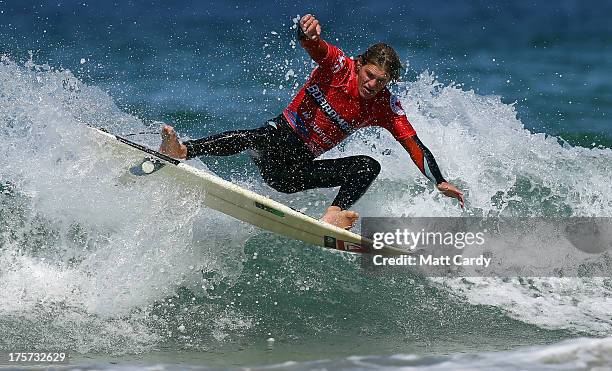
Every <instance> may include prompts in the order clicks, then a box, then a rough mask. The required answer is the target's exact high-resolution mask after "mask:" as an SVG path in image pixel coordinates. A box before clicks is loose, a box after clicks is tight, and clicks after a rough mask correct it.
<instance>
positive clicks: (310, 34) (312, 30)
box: [299, 14, 321, 40]
mask: <svg viewBox="0 0 612 371" xmlns="http://www.w3.org/2000/svg"><path fill="white" fill-rule="evenodd" d="M299 27H300V28H301V29H302V32H304V35H305V36H306V38H308V39H309V40H318V39H319V38H320V37H321V25H320V24H319V21H317V19H316V18H315V17H314V16H313V15H312V14H306V15H305V16H303V17H302V19H300V25H299Z"/></svg>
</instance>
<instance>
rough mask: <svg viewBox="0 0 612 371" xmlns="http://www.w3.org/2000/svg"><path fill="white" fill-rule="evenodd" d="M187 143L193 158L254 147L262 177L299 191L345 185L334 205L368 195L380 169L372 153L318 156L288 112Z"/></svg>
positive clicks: (282, 188) (279, 188)
mask: <svg viewBox="0 0 612 371" xmlns="http://www.w3.org/2000/svg"><path fill="white" fill-rule="evenodd" d="M184 144H185V145H186V146H187V156H188V158H192V157H196V156H204V155H208V156H229V155H233V154H236V153H239V152H242V151H244V150H246V149H251V150H253V151H254V153H253V154H252V158H253V161H254V162H255V164H256V165H257V167H258V168H259V170H260V173H261V176H262V178H263V179H264V180H265V182H266V183H267V184H268V185H270V186H271V187H272V188H274V189H276V190H277V191H279V192H283V193H295V192H300V191H304V190H307V189H314V188H330V187H340V190H339V192H338V195H337V196H336V198H335V199H334V201H333V202H332V205H335V206H339V207H340V208H341V209H343V210H346V209H348V208H350V207H351V206H352V205H353V204H354V203H355V202H356V201H357V200H358V199H359V198H360V197H361V196H363V194H364V193H365V192H366V190H367V189H368V187H369V186H370V184H372V182H373V181H374V179H375V178H376V176H377V175H378V173H379V172H380V164H379V163H378V161H376V160H375V159H373V158H371V157H368V156H350V157H343V158H338V159H328V160H315V157H314V155H313V154H312V153H311V152H310V150H309V149H308V147H306V145H305V144H304V142H303V141H302V139H301V138H299V137H298V136H297V134H295V132H294V131H293V129H292V128H291V127H290V126H289V124H288V123H287V122H286V121H285V119H284V117H282V116H279V117H277V118H275V119H274V120H271V122H269V123H268V124H266V125H265V126H263V127H260V128H257V129H251V130H236V131H228V132H225V133H221V134H217V135H213V136H211V137H207V138H202V139H198V140H193V141H186V142H185V143H184Z"/></svg>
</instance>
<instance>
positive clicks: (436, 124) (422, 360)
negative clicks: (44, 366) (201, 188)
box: [0, 0, 612, 370]
mask: <svg viewBox="0 0 612 371" xmlns="http://www.w3.org/2000/svg"><path fill="white" fill-rule="evenodd" d="M306 13H312V14H314V15H315V16H316V17H317V18H318V19H319V20H320V22H321V24H322V28H323V33H322V37H323V38H324V39H326V40H327V41H329V42H331V43H334V44H336V45H337V46H339V47H340V48H342V49H343V50H344V51H345V52H346V53H347V54H349V55H352V56H356V55H358V54H359V53H361V52H363V51H364V50H365V49H366V48H367V47H368V46H369V45H371V44H373V43H375V42H379V41H384V42H387V43H388V44H390V45H392V46H394V47H395V48H396V50H397V51H398V53H399V54H400V56H401V57H402V59H403V61H404V63H405V64H406V66H407V68H406V70H405V72H404V74H403V76H402V81H400V82H398V83H397V84H395V85H393V86H392V87H391V89H392V91H393V92H394V93H395V94H396V95H397V96H398V97H399V98H400V101H401V102H402V105H403V107H404V109H405V111H406V113H407V116H408V118H409V120H410V121H411V123H412V125H413V126H414V128H415V129H416V131H417V132H418V134H419V138H420V139H421V140H422V141H423V142H424V143H425V144H426V145H427V147H428V148H429V149H430V150H431V151H432V152H433V154H434V155H435V157H436V159H437V162H438V164H439V165H440V167H441V169H442V172H443V174H444V175H445V176H446V178H447V179H448V180H449V181H451V182H453V183H454V184H456V185H457V186H459V187H460V188H462V189H464V190H465V194H466V209H465V210H461V209H460V208H459V207H458V206H457V204H456V202H454V201H453V200H450V199H447V198H444V197H443V196H441V195H440V194H439V193H438V192H437V191H436V190H435V189H434V187H433V186H432V185H431V184H429V183H428V181H427V180H426V179H425V178H424V177H423V176H422V175H421V174H420V173H419V172H418V170H417V168H416V167H415V166H414V165H413V164H412V162H411V160H410V159H409V157H408V155H407V154H406V153H405V151H403V149H402V148H401V146H400V145H399V144H398V143H396V142H395V141H394V139H393V138H392V137H391V136H390V135H389V134H388V133H386V132H383V131H380V130H376V129H367V130H364V131H362V132H358V133H356V134H355V135H353V136H352V137H351V138H350V139H349V140H347V141H346V142H344V143H342V144H341V145H340V146H339V147H338V148H336V149H334V150H332V151H330V152H329V153H327V154H325V157H328V158H333V157H339V156H347V155H355V154H367V155H369V156H372V157H374V158H376V159H378V160H379V162H381V164H382V167H383V170H382V172H381V174H380V176H379V178H378V179H377V180H376V181H375V183H374V184H373V185H372V187H371V188H370V189H369V190H368V192H367V194H366V195H365V196H364V197H363V198H362V199H361V200H360V201H359V202H358V203H357V204H356V205H355V210H357V211H358V212H360V214H361V215H362V216H406V217H420V216H446V217H463V216H495V217H521V218H522V217H573V216H580V217H582V216H587V217H590V216H597V217H610V216H612V188H611V187H610V174H612V124H611V122H610V116H611V115H612V28H611V27H610V26H609V22H610V21H609V18H610V17H609V15H610V14H612V1H578V0H561V1H556V2H550V1H537V0H536V1H453V2H450V1H439V0H430V1H399V0H379V1H360V0H357V1H351V2H338V1H319V2H304V3H297V2H290V1H283V2H247V1H225V2H205V1H158V0H152V1H108V2H102V1H101V2H93V1H90V0H81V1H64V0H61V1H59V0H56V1H43V2H34V1H29V0H19V1H17V0H0V55H1V57H0V58H1V60H0V144H1V145H0V352H11V351H66V352H68V353H69V355H70V364H69V365H63V366H61V367H65V368H68V369H82V370H153V369H155V370H183V369H192V370H208V369H227V368H232V369H234V368H248V369H269V368H274V369H279V370H311V369H317V370H322V369H344V370H363V369H384V370H400V369H401V370H413V369H414V370H416V369H425V370H589V369H599V370H604V369H611V368H612V280H611V279H610V278H609V275H608V277H596V278H593V277H554V278H553V277H515V278H479V277H465V278H453V279H451V278H448V279H443V278H425V277H422V276H419V275H413V274H411V273H409V272H405V273H404V274H397V272H396V273H393V274H385V275H376V276H372V275H365V274H363V271H362V268H361V264H360V258H359V257H358V256H355V255H351V254H346V253H340V252H334V251H329V250H323V249H320V248H317V247H314V246H310V245H307V244H305V243H301V242H297V241H293V240H289V239H286V238H283V237H280V236H276V235H273V234H270V233H267V232H264V231H262V230H259V229H257V228H255V227H251V226H249V225H247V224H244V223H242V222H238V221H236V220H234V219H232V218H230V217H227V216H225V215H222V214H220V213H218V212H215V211H212V210H209V209H206V208H205V207H203V206H202V205H201V203H200V202H199V201H200V198H201V197H204V195H201V194H194V193H193V192H185V190H184V189H181V187H180V186H179V185H177V184H174V183H173V182H171V181H168V180H165V181H162V180H160V181H158V182H152V183H148V184H139V185H138V184H137V185H133V186H131V187H128V186H125V185H121V184H118V183H117V174H116V171H115V169H116V163H115V162H114V160H113V157H112V154H109V153H105V152H102V151H100V150H99V146H96V143H94V142H92V140H91V137H90V136H88V135H87V129H86V125H93V126H97V127H104V128H106V129H108V130H109V131H111V132H114V133H117V134H122V135H129V134H136V133H144V134H137V135H133V136H131V138H133V139H134V140H136V141H138V142H141V143H144V144H146V145H148V146H150V147H152V148H155V147H157V146H158V145H159V136H158V135H157V134H155V133H156V132H157V131H158V130H159V123H158V122H157V121H163V122H165V123H169V124H171V125H173V126H174V127H175V128H176V130H177V132H178V133H179V135H180V136H181V138H182V139H187V138H198V137H201V136H205V135H210V134H214V133H217V132H220V131H223V130H232V129H244V128H253V127H257V126H260V125H262V124H263V123H264V122H265V121H266V120H268V119H270V118H272V117H275V116H276V115H278V114H279V113H280V112H281V110H282V109H284V108H285V107H286V105H287V104H288V102H289V101H290V100H291V98H292V96H293V95H294V94H295V93H296V92H297V90H298V89H299V87H300V86H301V85H302V84H303V83H304V82H305V80H306V78H307V76H308V75H309V73H310V71H311V70H312V68H313V67H314V64H313V63H312V62H311V61H310V60H309V59H308V57H307V55H306V53H305V52H304V51H303V50H302V49H301V47H300V46H299V44H298V45H296V41H295V22H296V20H297V19H298V16H299V15H304V14H306ZM190 164H192V165H194V166H197V167H199V168H202V169H205V170H207V171H211V172H214V173H216V174H218V175H220V176H222V177H223V178H225V179H228V180H231V181H232V182H235V183H236V184H239V185H241V186H243V187H246V188H248V189H251V190H254V191H256V192H258V193H261V194H264V195H266V196H269V197H272V198H274V199H276V200H278V201H280V202H283V203H286V204H288V205H290V206H291V207H293V208H295V209H297V210H300V211H302V212H304V213H307V214H309V215H312V216H318V215H320V214H321V213H322V212H323V211H324V209H325V208H326V206H327V205H328V204H329V202H330V200H331V199H333V197H334V195H335V191H336V190H334V189H320V190H310V191H307V192H302V193H297V194H293V195H286V194H281V193H278V192H276V191H274V190H272V189H271V188H269V187H268V186H266V185H265V183H264V182H263V181H262V179H261V178H260V176H259V174H258V172H257V169H256V167H255V166H254V165H253V164H252V163H251V161H250V159H249V157H248V155H247V154H240V155H237V156H232V157H227V158H220V157H208V158H201V159H194V160H190ZM545 237H546V236H542V238H545ZM521 253H525V252H524V251H523V252H521ZM559 254H560V255H559V257H558V258H559V259H557V260H555V264H557V263H558V262H559V261H561V262H563V264H567V265H572V264H574V265H575V264H580V263H581V260H580V259H585V258H584V257H583V256H579V255H576V256H570V257H566V256H564V255H561V254H562V253H561V252H560V253H559ZM527 255H528V254H527ZM603 259H604V261H608V264H609V261H610V257H609V252H607V253H604V258H603ZM605 259H608V260H605ZM608 266H609V265H608ZM58 367H59V366H58Z"/></svg>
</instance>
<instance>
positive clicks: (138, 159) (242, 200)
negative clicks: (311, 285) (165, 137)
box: [89, 127, 406, 255]
mask: <svg viewBox="0 0 612 371" xmlns="http://www.w3.org/2000/svg"><path fill="white" fill-rule="evenodd" d="M89 128H90V131H91V134H92V136H94V138H95V140H96V141H97V142H98V143H99V144H100V145H101V146H103V147H108V148H109V149H110V150H112V151H113V153H116V154H118V155H120V156H122V157H127V158H128V159H133V165H131V166H130V167H129V168H128V169H126V174H129V176H131V177H133V178H134V179H135V181H139V180H140V179H141V180H142V181H145V179H147V178H149V177H170V178H171V179H172V180H173V181H175V182H179V183H183V184H185V185H188V186H197V187H201V189H203V190H204V199H203V200H202V203H203V204H204V205H205V206H207V207H209V208H211V209H214V210H217V211H220V212H222V213H224V214H227V215H230V216H232V217H234V218H236V219H238V220H241V221H244V222H246V223H249V224H252V225H254V226H257V227H259V228H262V229H265V230H267V231H270V232H274V233H277V234H280V235H283V236H286V237H289V238H293V239H296V240H300V241H304V242H307V243H310V244H313V245H317V246H321V247H325V248H329V249H335V250H341V251H348V252H353V253H368V252H369V249H368V247H367V246H368V244H367V242H368V241H366V240H364V239H363V238H362V237H361V236H360V235H358V234H356V233H353V232H350V231H347V230H345V229H342V228H339V227H336V226H333V225H331V224H328V223H325V222H322V221H319V220H317V219H315V218H312V217H310V216H308V215H305V214H303V213H301V212H299V211H296V210H293V209H292V208H290V207H288V206H286V205H283V204H282V203H280V202H277V201H274V200H272V199H271V198H268V197H265V196H262V195H260V194H257V193H255V192H253V191H250V190H248V189H244V188H242V187H240V186H238V185H236V184H233V183H231V182H228V181H226V180H224V179H222V178H220V177H218V176H216V175H213V174H210V173H207V172H205V171H202V170H200V169H196V168H194V167H193V166H190V165H187V164H185V163H183V162H181V161H179V160H177V159H174V158H171V157H169V156H166V155H164V154H162V153H159V152H158V151H155V150H153V149H150V148H147V147H145V146H143V145H141V144H138V143H135V142H132V141H130V140H128V139H125V138H123V137H120V136H117V135H113V134H110V133H108V132H106V131H103V130H100V129H97V128H93V127H89ZM369 246H371V244H370V245H369ZM376 254H381V255H401V254H406V251H405V250H401V249H398V248H395V247H392V246H385V247H383V248H382V249H380V250H376Z"/></svg>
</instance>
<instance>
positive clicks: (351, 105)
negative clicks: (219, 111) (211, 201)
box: [160, 14, 464, 229]
mask: <svg viewBox="0 0 612 371" xmlns="http://www.w3.org/2000/svg"><path fill="white" fill-rule="evenodd" d="M298 38H299V41H300V44H301V45H302V47H303V48H304V49H305V50H306V51H307V52H308V54H309V55H310V57H311V58H312V59H313V60H314V61H315V62H316V63H317V64H318V65H319V66H318V67H317V68H315V69H314V71H313V72H312V74H311V75H310V78H309V79H308V81H307V82H306V84H305V85H304V86H303V87H302V89H301V90H300V91H299V92H298V94H297V95H296V96H295V98H294V99H293V101H292V102H291V103H290V104H289V106H288V107H287V108H286V109H285V110H284V112H283V113H282V114H281V115H279V116H278V117H276V118H274V119H272V120H270V121H269V122H267V123H266V124H265V125H264V126H263V127H260V128H257V129H251V130H236V131H229V132H224V133H221V134H217V135H213V136H211V137H207V138H202V139H198V140H190V141H186V142H184V143H181V142H180V141H179V140H178V138H177V135H176V133H175V131H174V129H173V128H172V127H171V126H168V125H164V126H162V144H161V147H160V152H162V153H165V154H167V155H169V156H172V157H175V158H180V159H188V158H192V157H196V156H229V155H233V154H236V153H239V152H242V151H244V150H246V149H251V150H253V156H252V158H253V161H254V162H255V164H256V165H257V167H258V168H259V170H260V172H261V175H262V177H263V179H264V180H265V181H266V183H268V185H270V186H271V187H272V188H274V189H276V190H278V191H280V192H284V193H294V192H299V191H303V190H306V189H313V188H329V187H340V190H339V191H338V195H337V196H336V198H335V199H334V201H333V202H332V204H331V206H330V207H329V208H328V209H327V211H326V212H325V214H324V215H323V217H322V218H321V220H323V221H325V222H327V223H330V224H333V225H336V226H338V227H341V228H347V229H348V228H351V227H352V226H353V225H354V224H355V223H356V221H357V218H358V217H359V216H358V214H357V213H356V212H354V211H350V210H349V208H350V207H351V206H352V205H353V204H354V203H355V202H356V201H357V200H358V199H359V198H360V197H361V196H362V195H363V194H364V193H365V191H366V190H367V189H368V187H369V186H370V184H371V183H372V182H373V181H374V179H375V178H376V176H377V175H378V173H379V172H380V164H379V163H378V161H376V160H375V159H373V158H371V157H369V156H350V157H343V158H337V159H326V160H316V158H317V157H318V156H320V155H321V154H322V153H324V152H326V151H328V150H330V149H332V148H333V147H335V146H336V145H337V144H339V143H340V142H341V141H342V140H344V139H345V138H346V137H347V136H349V135H350V134H351V133H352V132H354V131H355V130H357V129H359V128H363V127H367V126H373V125H375V126H381V127H384V128H385V129H387V130H389V131H390V132H391V134H392V135H393V136H394V137H395V139H396V140H397V141H399V142H400V143H401V144H402V146H403V147H404V148H405V149H406V150H407V151H408V153H409V154H410V157H411V158H412V160H413V161H414V162H415V164H416V165H417V166H418V168H419V170H420V171H421V172H422V173H423V174H424V175H425V176H426V177H427V178H429V179H430V180H431V181H432V182H434V183H435V184H436V186H437V188H438V190H440V191H441V192H442V193H443V194H444V195H446V196H448V197H454V198H456V199H457V200H459V204H460V205H461V207H463V205H464V200H463V193H462V192H461V191H460V190H459V189H458V188H457V187H455V186H454V185H452V184H450V183H448V182H447V181H446V180H444V178H443V177H442V174H441V172H440V170H439V168H438V165H437V164H436V161H435V159H434V157H433V155H432V154H431V152H430V151H429V150H428V149H427V148H426V147H425V146H424V145H423V143H422V142H421V141H420V140H419V138H418V137H417V135H416V132H415V131H414V129H413V128H412V125H411V124H410V123H409V122H408V119H407V118H406V115H405V113H404V111H403V109H402V106H401V104H400V102H399V100H398V99H397V98H396V97H395V96H394V95H392V94H391V93H390V92H389V90H388V89H387V88H386V86H387V84H388V83H389V82H391V81H397V80H398V79H399V77H400V72H401V68H402V65H401V62H400V59H399V57H398V55H397V53H396V52H395V51H394V50H393V49H392V48H391V47H390V46H388V45H386V44H383V43H378V44H374V45H372V46H371V47H369V48H368V50H367V51H366V52H365V53H364V54H362V55H360V56H358V57H357V58H356V59H355V60H352V59H351V58H349V57H348V56H346V55H345V54H344V53H343V52H342V50H340V49H338V48H337V47H335V46H333V45H331V44H329V43H327V42H325V41H324V40H323V39H321V26H320V24H319V21H318V20H317V19H315V17H314V16H312V15H310V14H307V15H305V16H304V17H302V18H301V19H300V22H299V27H298Z"/></svg>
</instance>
